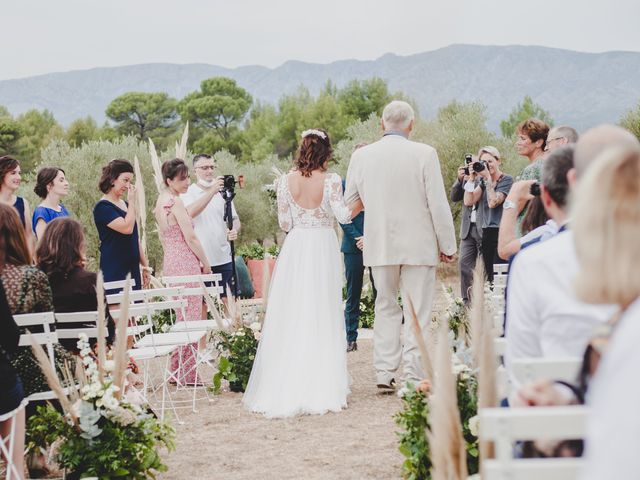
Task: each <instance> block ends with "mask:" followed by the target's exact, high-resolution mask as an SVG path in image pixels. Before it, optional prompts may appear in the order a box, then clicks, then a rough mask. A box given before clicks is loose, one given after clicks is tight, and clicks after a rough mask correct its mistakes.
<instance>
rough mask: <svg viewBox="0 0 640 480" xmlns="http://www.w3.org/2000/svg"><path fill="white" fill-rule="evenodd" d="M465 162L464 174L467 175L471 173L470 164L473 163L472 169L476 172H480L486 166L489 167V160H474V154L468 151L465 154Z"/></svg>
mask: <svg viewBox="0 0 640 480" xmlns="http://www.w3.org/2000/svg"><path fill="white" fill-rule="evenodd" d="M464 163H465V165H466V166H465V167H464V174H465V175H469V174H470V170H469V165H471V169H472V170H473V171H474V172H476V173H480V172H482V171H483V170H484V169H485V168H487V162H483V161H479V162H474V161H473V155H471V154H470V153H467V154H466V155H465V156H464Z"/></svg>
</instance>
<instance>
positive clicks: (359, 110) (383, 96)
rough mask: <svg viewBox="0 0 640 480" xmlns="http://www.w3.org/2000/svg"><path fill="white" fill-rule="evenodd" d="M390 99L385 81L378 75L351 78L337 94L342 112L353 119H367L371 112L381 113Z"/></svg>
mask: <svg viewBox="0 0 640 480" xmlns="http://www.w3.org/2000/svg"><path fill="white" fill-rule="evenodd" d="M390 101H391V95H390V94H389V90H388V88H387V82H385V81H384V80H382V79H381V78H378V77H373V78H370V79H367V80H362V81H361V80H352V81H350V82H349V83H348V84H347V85H346V86H345V87H344V88H343V89H342V90H341V91H340V93H339V94H338V102H339V105H340V108H341V110H342V113H343V114H344V115H346V116H348V117H350V118H351V119H353V120H362V121H364V120H367V119H368V118H369V116H370V115H371V114H376V115H378V116H380V115H382V109H383V108H384V107H385V105H386V104H387V103H389V102H390Z"/></svg>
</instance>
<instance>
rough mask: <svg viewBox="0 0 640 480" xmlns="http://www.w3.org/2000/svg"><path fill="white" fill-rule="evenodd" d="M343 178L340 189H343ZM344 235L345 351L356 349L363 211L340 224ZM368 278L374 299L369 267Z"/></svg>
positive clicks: (361, 263)
mask: <svg viewBox="0 0 640 480" xmlns="http://www.w3.org/2000/svg"><path fill="white" fill-rule="evenodd" d="M344 184H345V182H344V180H343V181H342V189H343V190H344ZM340 226H341V227H342V231H343V233H344V235H343V236H342V246H341V247H340V251H341V252H342V253H343V254H344V269H345V276H346V279H347V303H346V305H345V309H344V319H345V325H346V329H347V352H353V351H355V350H357V349H358V343H357V339H358V320H359V319H360V297H361V295H362V280H363V277H364V263H363V260H362V249H363V248H364V237H363V233H362V232H363V231H364V211H362V212H360V213H359V214H358V215H356V216H355V217H354V218H353V219H352V220H351V223H349V224H346V225H345V224H342V223H341V224H340ZM369 279H370V280H371V285H372V286H373V296H374V299H375V296H376V289H375V285H374V284H373V276H372V275H371V269H369Z"/></svg>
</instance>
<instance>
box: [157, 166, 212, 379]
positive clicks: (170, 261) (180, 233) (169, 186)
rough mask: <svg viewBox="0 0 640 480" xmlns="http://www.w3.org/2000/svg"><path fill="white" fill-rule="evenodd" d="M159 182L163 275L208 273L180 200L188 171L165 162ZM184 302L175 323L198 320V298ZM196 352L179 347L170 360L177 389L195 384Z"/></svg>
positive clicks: (192, 285)
mask: <svg viewBox="0 0 640 480" xmlns="http://www.w3.org/2000/svg"><path fill="white" fill-rule="evenodd" d="M162 179H163V181H164V185H165V187H166V189H165V190H164V191H163V192H162V193H160V195H159V196H158V200H157V201H156V208H155V210H154V212H155V216H156V221H157V222H158V227H159V230H160V239H161V240H162V246H163V248H164V261H163V271H162V273H163V275H168V276H180V275H198V274H200V273H211V266H210V263H209V260H208V259H207V255H206V254H205V252H204V249H203V248H202V244H201V243H200V240H198V237H197V235H196V232H195V230H194V229H193V223H192V221H191V217H190V216H189V212H188V211H187V209H186V208H185V206H184V203H183V202H182V199H181V198H180V195H181V194H183V193H185V192H186V191H187V189H188V188H189V168H188V167H187V165H186V164H185V163H184V161H183V160H181V159H179V158H174V159H173V160H168V161H166V162H164V163H163V164H162ZM186 286H188V287H197V286H198V285H197V284H187V285H186ZM187 302H188V304H187V308H186V309H185V315H186V317H185V318H183V315H182V312H181V311H180V310H178V311H177V314H176V317H177V318H176V320H177V321H179V322H180V321H184V320H202V295H199V296H196V295H191V296H189V297H187ZM196 348H197V347H196V345H195V344H192V345H189V346H186V347H180V349H179V351H177V352H174V354H173V355H172V357H171V370H172V372H173V379H174V380H175V381H176V382H177V383H179V384H181V385H194V384H197V382H198V378H197V371H196V369H195V356H194V350H195V349H196Z"/></svg>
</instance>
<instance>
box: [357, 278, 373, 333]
mask: <svg viewBox="0 0 640 480" xmlns="http://www.w3.org/2000/svg"><path fill="white" fill-rule="evenodd" d="M375 308H376V299H375V297H374V296H373V288H371V284H369V283H367V284H366V285H365V288H363V295H362V297H361V298H360V328H373V322H374V320H375V316H376V312H375Z"/></svg>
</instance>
